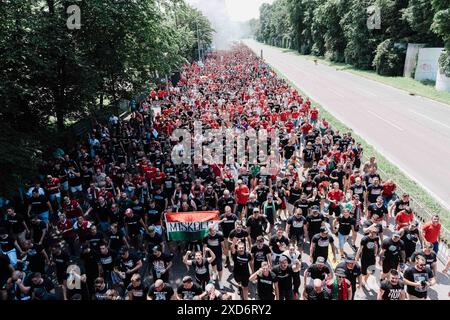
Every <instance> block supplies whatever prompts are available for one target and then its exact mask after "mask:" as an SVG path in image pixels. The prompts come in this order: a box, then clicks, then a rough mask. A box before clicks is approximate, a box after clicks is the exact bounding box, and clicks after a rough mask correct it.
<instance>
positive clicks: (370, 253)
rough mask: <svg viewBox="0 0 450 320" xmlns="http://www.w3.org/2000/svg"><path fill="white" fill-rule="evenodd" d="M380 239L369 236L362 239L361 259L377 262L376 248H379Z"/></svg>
mask: <svg viewBox="0 0 450 320" xmlns="http://www.w3.org/2000/svg"><path fill="white" fill-rule="evenodd" d="M379 241H380V239H379V238H378V237H375V238H373V239H372V238H370V237H369V236H364V237H363V238H362V239H361V242H360V245H361V248H362V249H361V250H362V252H361V259H362V260H363V261H365V260H366V259H367V260H369V259H371V260H373V261H375V248H376V247H377V246H379Z"/></svg>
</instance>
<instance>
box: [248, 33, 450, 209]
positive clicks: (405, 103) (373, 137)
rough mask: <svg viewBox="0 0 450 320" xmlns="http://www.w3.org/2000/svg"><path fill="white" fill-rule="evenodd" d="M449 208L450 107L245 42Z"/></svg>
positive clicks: (274, 49)
mask: <svg viewBox="0 0 450 320" xmlns="http://www.w3.org/2000/svg"><path fill="white" fill-rule="evenodd" d="M244 43H245V44H246V45H248V46H249V47H250V48H251V49H252V50H253V51H254V52H255V53H256V54H258V55H260V53H261V49H263V57H264V59H265V60H266V62H268V63H269V64H270V65H272V66H273V67H275V68H276V69H278V70H279V71H280V72H282V73H283V74H284V75H285V76H286V77H287V78H289V79H290V80H291V81H292V82H294V83H295V84H296V85H297V86H298V87H300V88H301V89H302V91H304V92H305V93H306V94H307V95H308V96H310V97H311V98H312V99H313V100H315V101H317V102H318V103H320V104H321V105H322V106H323V107H324V108H326V109H327V110H328V111H329V112H330V113H332V114H333V115H334V116H335V117H336V118H337V119H339V120H340V121H342V122H344V123H345V124H346V125H348V126H349V127H351V128H352V129H353V130H354V131H355V133H356V134H358V135H359V136H361V137H362V138H363V139H365V140H366V141H367V142H368V143H370V144H371V145H373V146H374V147H375V148H376V149H377V150H378V151H380V152H381V153H382V154H383V155H384V156H386V157H387V158H388V159H389V160H390V161H392V162H393V163H394V164H395V165H397V166H398V167H399V168H400V169H401V170H402V171H403V172H404V173H406V174H407V175H408V176H409V177H411V178H412V179H413V180H415V181H416V182H417V183H419V184H420V185H421V186H422V187H424V188H425V189H426V190H427V191H428V192H429V193H430V194H431V195H432V196H434V197H435V198H436V199H437V200H438V201H439V202H441V203H442V204H443V205H444V206H445V207H447V208H448V209H450V170H449V166H448V163H449V159H450V106H449V105H445V104H442V103H439V102H436V101H433V100H430V99H427V98H423V97H419V96H411V95H409V93H408V92H406V91H403V90H399V89H396V88H393V87H390V86H387V85H384V84H382V83H379V82H376V81H373V80H370V79H367V78H363V77H359V76H357V75H354V74H352V73H349V72H345V71H338V70H336V69H335V68H333V67H329V66H326V65H323V64H318V65H315V64H314V62H313V61H311V60H307V59H305V58H302V57H300V56H298V55H296V54H294V53H290V52H284V50H283V49H279V48H275V47H271V46H267V45H263V44H261V43H258V42H256V41H254V40H245V41H244Z"/></svg>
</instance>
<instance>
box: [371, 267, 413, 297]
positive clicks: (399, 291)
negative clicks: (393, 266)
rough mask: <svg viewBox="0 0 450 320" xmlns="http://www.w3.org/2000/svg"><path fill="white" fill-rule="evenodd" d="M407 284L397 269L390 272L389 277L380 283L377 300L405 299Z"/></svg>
mask: <svg viewBox="0 0 450 320" xmlns="http://www.w3.org/2000/svg"><path fill="white" fill-rule="evenodd" d="M405 297H406V294H405V285H404V284H403V281H401V280H400V275H399V273H398V271H397V270H391V271H390V272H389V279H385V280H384V281H382V282H381V284H380V290H379V291H378V295H377V300H390V301H396V300H405Z"/></svg>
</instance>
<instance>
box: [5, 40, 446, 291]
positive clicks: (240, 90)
mask: <svg viewBox="0 0 450 320" xmlns="http://www.w3.org/2000/svg"><path fill="white" fill-rule="evenodd" d="M324 89H325V90H326V88H324ZM155 106H158V108H160V111H158V112H155V110H156V108H154V107H155ZM194 121H200V122H201V124H202V128H203V129H205V130H206V129H222V128H224V129H232V130H233V132H234V134H235V135H243V134H244V133H245V132H246V131H247V130H249V129H255V130H256V131H258V130H262V129H265V130H267V131H268V132H270V133H275V134H276V136H277V138H278V139H277V140H274V139H272V140H270V139H269V142H272V143H275V141H276V143H277V145H276V148H277V151H279V152H278V153H277V154H271V156H277V157H279V158H278V159H277V160H279V165H278V166H277V167H276V168H273V167H270V168H269V164H268V163H267V161H265V160H260V159H259V158H258V160H257V161H249V159H248V148H249V146H248V145H247V147H246V148H247V149H246V150H247V152H246V155H247V158H243V159H236V160H237V161H236V162H234V163H231V164H229V163H225V164H222V163H220V162H218V163H208V162H206V161H202V159H201V155H200V161H196V162H194V163H190V164H189V163H184V164H177V163H174V161H173V158H172V156H173V152H174V150H175V151H176V152H177V153H178V155H180V154H184V155H186V153H187V154H188V155H190V152H191V150H187V149H186V147H185V144H184V143H185V142H186V141H183V139H182V138H179V139H175V138H173V137H172V133H173V132H174V131H175V130H176V129H186V130H188V131H189V132H194V130H193V124H194ZM191 139H192V142H194V144H195V143H196V142H197V143H198V142H199V141H200V143H201V144H203V145H207V144H208V143H209V142H210V141H211V139H212V137H211V136H208V135H207V134H205V135H203V134H201V133H200V134H199V135H194V134H193V135H192V136H191ZM362 155H363V149H362V147H361V145H360V144H359V143H357V142H356V141H355V139H354V138H353V137H352V135H351V133H347V132H339V131H338V130H335V129H333V128H332V127H331V126H330V124H329V123H328V122H327V121H326V119H324V118H322V117H320V116H319V111H318V109H317V108H316V107H314V106H312V105H311V102H310V101H309V100H308V99H307V98H305V97H303V96H302V95H300V94H299V93H298V92H297V91H296V90H294V89H293V88H291V87H290V86H289V85H288V84H287V83H286V81H284V80H282V79H280V78H279V77H278V76H277V75H276V73H275V72H274V71H272V70H271V69H269V68H268V67H267V66H266V65H265V64H264V62H263V61H262V60H261V59H259V58H258V57H256V56H255V55H254V54H253V53H252V52H251V51H250V50H249V49H248V48H246V47H244V46H242V45H236V46H235V47H233V49H232V50H229V51H226V52H216V53H212V54H209V55H208V56H207V58H206V59H205V61H204V65H199V64H197V63H193V64H191V65H186V66H184V67H183V68H182V70H181V80H180V81H179V82H178V84H177V85H172V84H171V83H170V82H169V83H168V85H167V86H161V87H160V88H159V89H158V90H152V91H151V92H150V94H149V96H148V97H147V98H146V99H145V100H144V101H142V102H141V103H140V105H139V106H138V107H137V108H136V109H134V110H133V112H132V115H131V118H129V119H128V120H122V119H119V118H118V117H116V116H112V117H111V118H110V119H109V121H108V123H96V125H95V126H94V128H93V129H92V131H91V132H90V133H89V134H88V136H86V137H85V139H83V140H82V141H80V142H79V144H78V145H77V146H76V148H75V150H74V152H66V153H63V152H61V153H60V154H59V155H55V156H53V157H50V158H49V159H48V161H46V162H45V163H44V164H43V165H42V167H41V168H40V172H41V176H40V177H39V178H38V179H37V180H36V181H34V182H33V183H31V184H30V186H28V187H26V188H25V189H24V191H23V192H22V194H21V196H20V198H18V199H16V200H15V201H11V202H10V204H9V205H8V206H7V207H6V209H5V210H4V212H1V215H0V218H1V221H0V299H2V300H30V299H36V300H58V299H65V300H92V299H93V300H121V299H126V300H169V299H179V300H191V299H205V300H221V299H223V300H226V299H244V300H246V299H260V300H273V299H277V300H283V299H285V300H293V299H296V300H301V299H304V300H351V299H354V297H355V292H356V290H357V289H362V290H365V292H367V291H369V290H371V288H370V286H369V278H370V277H375V276H376V277H377V279H375V280H376V281H377V282H378V283H379V290H378V289H377V290H378V295H377V299H379V300H400V299H411V300H412V299H427V298H428V292H429V290H430V287H432V286H433V285H435V284H436V273H437V272H438V270H437V260H436V254H437V251H438V248H439V247H438V244H439V233H440V228H441V225H440V223H439V217H438V216H437V215H436V216H434V217H433V218H432V220H431V221H430V222H428V223H426V224H424V225H422V226H419V223H418V222H417V220H415V218H414V212H413V210H412V209H411V207H410V200H409V196H408V194H401V195H399V196H397V194H396V192H395V191H396V185H395V183H394V182H393V181H391V180H387V181H383V180H382V178H381V177H380V175H379V173H378V167H377V162H376V159H375V158H371V159H370V160H369V161H367V162H365V163H362ZM228 156H229V155H228ZM232 156H233V158H234V156H235V154H232ZM193 157H196V160H198V155H194V156H193ZM189 158H190V157H189ZM266 160H267V159H266ZM194 211H218V212H219V221H218V222H217V223H216V224H210V225H209V227H208V230H207V233H206V235H205V237H204V238H203V239H202V240H199V239H197V240H192V241H182V242H180V241H168V240H167V236H166V232H165V231H166V227H165V219H164V217H165V213H166V212H180V213H181V212H194ZM390 221H394V226H392V224H391V225H390V224H389V223H390ZM358 234H359V236H358ZM175 264H184V265H185V266H186V270H188V271H186V274H185V275H184V276H182V277H180V278H179V279H176V278H175V276H174V274H172V271H171V269H173V268H174V265H175ZM224 269H228V270H230V272H231V273H232V277H231V280H230V278H228V280H227V279H225V278H224V277H223V271H224ZM378 269H381V270H380V272H378V271H377V270H378ZM447 271H448V265H447V268H446V270H443V272H444V273H445V272H447ZM378 275H379V276H378ZM231 281H233V283H236V284H237V286H238V287H239V294H235V293H234V292H232V290H230V282H231ZM301 287H302V288H303V290H300V288H301ZM249 288H255V290H249ZM253 291H255V292H253Z"/></svg>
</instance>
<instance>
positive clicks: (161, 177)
mask: <svg viewBox="0 0 450 320" xmlns="http://www.w3.org/2000/svg"><path fill="white" fill-rule="evenodd" d="M165 179H166V174H165V173H164V172H161V170H160V169H159V168H156V170H155V174H154V175H153V177H152V179H150V182H151V183H152V186H153V187H155V186H156V187H159V186H161V185H162V184H163V183H164V181H165Z"/></svg>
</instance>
